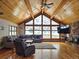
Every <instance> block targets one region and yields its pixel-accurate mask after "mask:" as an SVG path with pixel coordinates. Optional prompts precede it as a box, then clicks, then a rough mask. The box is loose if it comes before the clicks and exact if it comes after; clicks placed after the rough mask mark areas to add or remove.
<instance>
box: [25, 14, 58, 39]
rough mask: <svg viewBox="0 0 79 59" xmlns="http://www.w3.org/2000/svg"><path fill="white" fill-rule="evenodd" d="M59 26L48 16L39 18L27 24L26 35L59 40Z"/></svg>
mask: <svg viewBox="0 0 79 59" xmlns="http://www.w3.org/2000/svg"><path fill="white" fill-rule="evenodd" d="M58 26H59V24H58V23H56V22H55V21H53V20H50V19H49V18H48V17H46V16H44V15H43V16H42V15H40V16H38V17H37V18H35V19H34V20H31V21H29V22H27V23H25V35H43V38H47V39H50V38H59V34H58V33H57V27H58Z"/></svg>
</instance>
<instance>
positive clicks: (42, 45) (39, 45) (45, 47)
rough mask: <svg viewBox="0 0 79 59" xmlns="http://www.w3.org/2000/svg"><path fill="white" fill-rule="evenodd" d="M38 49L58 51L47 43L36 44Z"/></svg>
mask: <svg viewBox="0 0 79 59" xmlns="http://www.w3.org/2000/svg"><path fill="white" fill-rule="evenodd" d="M34 45H35V48H36V49H56V47H55V46H53V45H52V44H47V43H34Z"/></svg>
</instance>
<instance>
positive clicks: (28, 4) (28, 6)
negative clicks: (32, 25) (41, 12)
mask: <svg viewBox="0 0 79 59" xmlns="http://www.w3.org/2000/svg"><path fill="white" fill-rule="evenodd" d="M24 2H25V4H26V6H27V9H28V10H29V12H30V15H31V17H32V18H33V19H34V15H33V11H32V7H31V4H30V1H29V0H24Z"/></svg>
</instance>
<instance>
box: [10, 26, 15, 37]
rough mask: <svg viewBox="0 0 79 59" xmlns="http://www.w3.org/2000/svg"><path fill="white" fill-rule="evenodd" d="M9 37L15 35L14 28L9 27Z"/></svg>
mask: <svg viewBox="0 0 79 59" xmlns="http://www.w3.org/2000/svg"><path fill="white" fill-rule="evenodd" d="M9 35H10V36H12V35H16V27H15V26H10V27H9Z"/></svg>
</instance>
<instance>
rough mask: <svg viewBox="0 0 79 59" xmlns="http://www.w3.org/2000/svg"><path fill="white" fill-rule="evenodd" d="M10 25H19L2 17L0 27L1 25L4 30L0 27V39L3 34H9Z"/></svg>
mask: <svg viewBox="0 0 79 59" xmlns="http://www.w3.org/2000/svg"><path fill="white" fill-rule="evenodd" d="M10 25H12V26H18V25H17V24H14V23H12V22H10V21H7V20H4V19H0V27H1V26H2V27H3V30H1V29H0V39H1V38H2V37H3V36H7V35H9V26H10ZM0 41H1V40H0Z"/></svg>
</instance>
